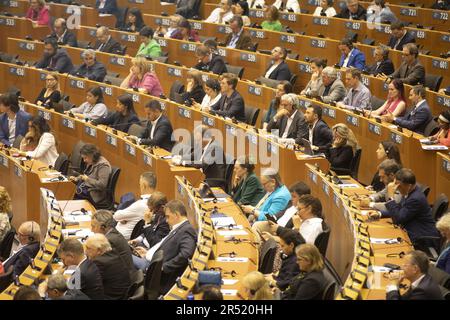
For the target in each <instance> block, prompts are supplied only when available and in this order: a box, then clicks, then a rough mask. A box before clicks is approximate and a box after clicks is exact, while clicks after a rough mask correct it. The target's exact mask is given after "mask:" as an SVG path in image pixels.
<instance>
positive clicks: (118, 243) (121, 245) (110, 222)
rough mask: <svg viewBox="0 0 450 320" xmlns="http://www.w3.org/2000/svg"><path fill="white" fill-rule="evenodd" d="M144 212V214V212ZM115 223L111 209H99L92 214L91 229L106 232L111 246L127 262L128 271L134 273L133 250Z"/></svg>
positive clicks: (96, 231) (95, 231)
mask: <svg viewBox="0 0 450 320" xmlns="http://www.w3.org/2000/svg"><path fill="white" fill-rule="evenodd" d="M142 214H144V212H143V213H142ZM114 224H115V221H114V216H113V214H112V212H111V211H108V210H97V211H96V212H94V213H93V214H92V218H91V231H92V232H94V233H101V234H104V235H105V236H106V238H107V239H108V241H109V243H110V244H111V247H112V248H113V249H114V251H115V252H117V254H119V256H120V257H121V259H122V260H123V262H124V263H125V267H126V268H127V270H128V273H129V274H134V272H135V271H136V269H135V268H134V264H133V259H132V257H131V256H132V252H131V249H130V246H129V245H128V242H127V240H125V238H124V237H123V235H122V234H121V233H120V232H119V231H117V229H116V228H115V227H114Z"/></svg>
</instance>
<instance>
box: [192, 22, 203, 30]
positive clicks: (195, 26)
mask: <svg viewBox="0 0 450 320" xmlns="http://www.w3.org/2000/svg"><path fill="white" fill-rule="evenodd" d="M191 27H192V29H194V30H202V29H203V23H201V22H198V21H195V22H191Z"/></svg>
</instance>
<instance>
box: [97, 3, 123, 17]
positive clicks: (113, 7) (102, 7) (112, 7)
mask: <svg viewBox="0 0 450 320" xmlns="http://www.w3.org/2000/svg"><path fill="white" fill-rule="evenodd" d="M95 9H97V11H98V13H100V14H114V15H115V14H117V11H118V8H117V1H116V0H97V1H95Z"/></svg>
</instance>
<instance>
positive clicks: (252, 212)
mask: <svg viewBox="0 0 450 320" xmlns="http://www.w3.org/2000/svg"><path fill="white" fill-rule="evenodd" d="M261 184H262V185H263V187H264V191H265V192H266V193H265V195H264V196H263V197H262V198H261V200H260V201H259V202H258V204H257V205H256V206H250V205H243V206H241V208H242V211H243V212H244V213H245V214H246V215H247V216H248V219H249V221H250V222H253V221H255V220H257V221H266V220H267V217H266V215H270V216H273V215H275V214H277V213H278V212H280V211H282V210H284V209H285V208H286V206H287V205H288V203H289V201H290V200H291V193H290V192H289V190H288V188H287V187H286V186H285V185H284V184H283V183H282V182H281V178H280V175H279V173H278V171H277V170H275V169H274V168H265V169H264V170H262V171H261Z"/></svg>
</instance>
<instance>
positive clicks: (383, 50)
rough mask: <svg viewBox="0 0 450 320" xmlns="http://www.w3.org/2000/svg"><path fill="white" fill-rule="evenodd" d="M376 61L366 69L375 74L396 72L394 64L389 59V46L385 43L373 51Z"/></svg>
mask: <svg viewBox="0 0 450 320" xmlns="http://www.w3.org/2000/svg"><path fill="white" fill-rule="evenodd" d="M373 57H374V60H375V63H374V64H373V65H371V66H368V67H367V69H366V71H367V72H368V73H369V74H371V75H373V76H377V75H378V74H380V75H387V74H392V73H393V72H394V64H393V63H392V61H391V60H390V59H389V48H388V47H386V46H383V45H379V46H378V47H376V48H375V51H374V52H373Z"/></svg>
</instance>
